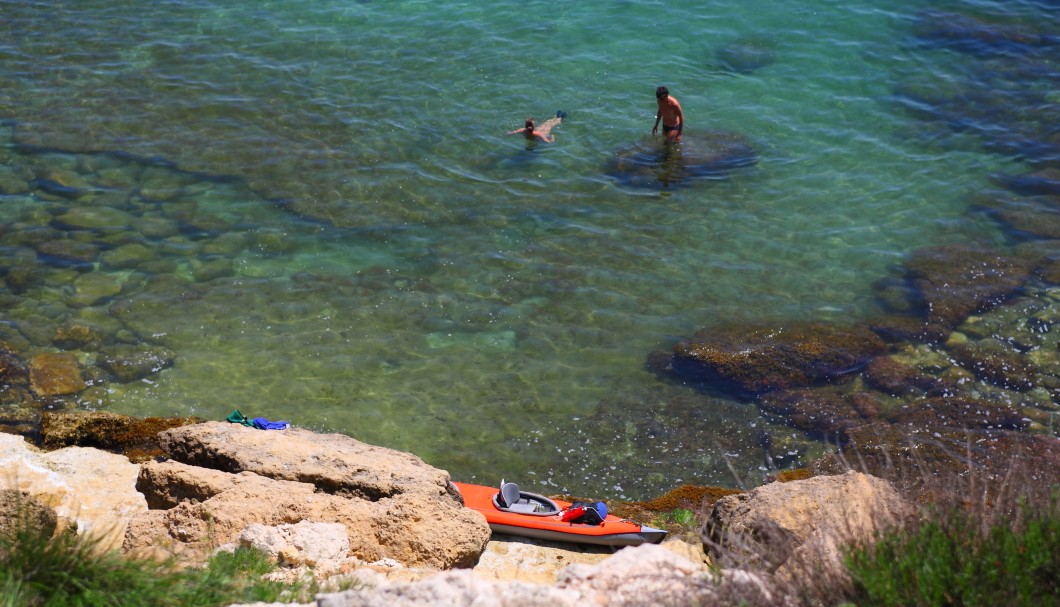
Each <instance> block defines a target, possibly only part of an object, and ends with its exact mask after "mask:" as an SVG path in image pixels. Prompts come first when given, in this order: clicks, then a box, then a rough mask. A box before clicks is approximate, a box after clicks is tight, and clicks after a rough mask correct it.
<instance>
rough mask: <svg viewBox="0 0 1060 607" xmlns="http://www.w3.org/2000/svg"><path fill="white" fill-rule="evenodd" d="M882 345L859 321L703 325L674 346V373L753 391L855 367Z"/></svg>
mask: <svg viewBox="0 0 1060 607" xmlns="http://www.w3.org/2000/svg"><path fill="white" fill-rule="evenodd" d="M885 350H886V346H885V345H884V343H883V340H881V339H880V338H879V337H878V336H877V335H876V334H875V333H873V332H872V331H870V330H868V329H866V328H863V327H857V326H852V327H844V326H840V325H835V324H828V323H820V322H808V323H792V324H789V325H786V326H779V325H758V326H746V325H734V326H725V327H719V328H716V329H705V330H703V331H700V332H698V333H696V334H695V335H693V336H692V337H689V338H687V339H685V340H684V341H682V342H680V343H678V344H677V345H676V346H674V359H673V363H672V370H673V373H675V374H676V375H678V376H679V377H682V378H688V379H693V380H697V381H706V382H707V383H708V384H710V385H711V386H713V387H716V388H720V389H724V390H734V391H735V392H737V393H738V394H741V395H744V396H746V395H756V394H764V393H767V392H772V391H774V390H782V389H787V388H796V387H800V386H809V385H813V384H818V383H821V382H824V381H827V380H831V379H835V378H837V377H839V376H842V375H844V374H847V373H850V372H852V371H856V370H858V369H860V368H861V367H862V366H864V365H865V364H866V363H867V362H868V361H869V360H871V359H872V358H873V357H875V356H878V355H880V354H883V353H884V352H885Z"/></svg>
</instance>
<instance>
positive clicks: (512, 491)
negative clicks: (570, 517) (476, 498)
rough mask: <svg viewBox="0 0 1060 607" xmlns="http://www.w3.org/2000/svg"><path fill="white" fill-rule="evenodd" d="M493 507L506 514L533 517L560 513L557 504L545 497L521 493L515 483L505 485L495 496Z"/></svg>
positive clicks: (525, 492)
mask: <svg viewBox="0 0 1060 607" xmlns="http://www.w3.org/2000/svg"><path fill="white" fill-rule="evenodd" d="M493 505H494V506H496V507H497V509H498V510H503V511H505V512H514V513H515V514H529V515H532V516H549V515H553V514H558V513H559V511H560V508H559V505H557V504H556V502H554V501H552V500H550V499H549V498H547V497H545V496H543V495H538V494H536V493H529V492H527V491H521V490H520V489H519V485H516V484H515V483H503V484H502V485H501V490H500V492H498V493H497V494H496V495H494V496H493Z"/></svg>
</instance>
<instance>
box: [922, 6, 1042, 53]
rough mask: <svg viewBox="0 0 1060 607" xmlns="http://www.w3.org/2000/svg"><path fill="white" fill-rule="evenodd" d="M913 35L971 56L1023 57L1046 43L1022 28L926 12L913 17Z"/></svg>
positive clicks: (930, 11) (957, 15)
mask: <svg viewBox="0 0 1060 607" xmlns="http://www.w3.org/2000/svg"><path fill="white" fill-rule="evenodd" d="M912 29H913V35H914V36H916V37H917V38H919V39H921V40H922V41H923V42H924V43H926V44H930V45H932V46H938V47H944V48H950V49H954V50H957V51H961V52H965V53H970V54H973V55H980V56H990V55H997V54H1009V53H1015V54H1020V53H1026V52H1028V51H1030V50H1031V49H1033V48H1034V47H1039V46H1042V45H1045V44H1047V43H1048V42H1049V38H1048V37H1047V36H1043V35H1042V34H1041V33H1040V32H1038V31H1036V30H1035V29H1032V28H1030V27H1026V26H1015V25H1005V24H1000V23H990V22H988V21H984V20H981V19H976V18H974V17H970V16H968V15H963V14H960V13H953V12H946V11H938V10H926V11H921V12H920V13H918V14H917V15H916V20H915V21H914V23H913V28H912Z"/></svg>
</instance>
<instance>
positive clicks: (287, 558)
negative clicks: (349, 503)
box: [239, 521, 350, 567]
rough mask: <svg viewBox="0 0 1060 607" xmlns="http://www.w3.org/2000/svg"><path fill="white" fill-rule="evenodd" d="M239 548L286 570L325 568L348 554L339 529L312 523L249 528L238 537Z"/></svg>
mask: <svg viewBox="0 0 1060 607" xmlns="http://www.w3.org/2000/svg"><path fill="white" fill-rule="evenodd" d="M239 545H240V546H246V547H250V548H256V549H257V550H260V551H262V552H264V553H266V554H268V555H270V556H271V557H272V558H273V559H275V560H276V561H277V562H279V563H280V564H282V565H284V566H286V567H292V566H300V565H309V566H312V567H327V566H329V565H331V564H332V563H336V564H337V563H339V562H341V561H343V560H345V559H346V555H347V554H349V551H350V540H349V538H347V537H346V528H345V527H344V526H343V525H340V524H339V523H314V522H312V521H301V522H298V523H295V524H293V525H290V524H286V525H271V526H270V525H249V526H248V527H246V528H245V529H243V532H242V533H240V534H239ZM335 566H336V565H331V567H335Z"/></svg>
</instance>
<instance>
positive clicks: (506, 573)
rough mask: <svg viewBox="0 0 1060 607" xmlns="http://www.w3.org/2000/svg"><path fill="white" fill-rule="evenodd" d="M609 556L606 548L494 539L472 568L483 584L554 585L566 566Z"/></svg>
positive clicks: (608, 550) (587, 562) (526, 540)
mask: <svg viewBox="0 0 1060 607" xmlns="http://www.w3.org/2000/svg"><path fill="white" fill-rule="evenodd" d="M609 556H611V550H610V549H609V548H606V547H597V546H584V547H579V546H576V545H571V544H561V543H556V542H545V541H536V540H531V539H528V538H522V537H516V536H508V535H496V536H494V537H493V539H492V540H490V543H489V545H488V546H487V547H486V551H485V552H483V553H482V556H481V557H480V558H479V560H478V564H476V565H475V568H474V570H473V571H474V572H475V575H476V576H478V577H480V578H482V579H484V580H495V581H514V580H519V581H522V582H533V583H535V584H555V583H556V576H557V575H558V574H559V572H560V571H561V570H562V569H564V568H565V567H567V566H568V565H574V564H586V565H591V564H594V563H599V562H600V561H602V560H604V559H606V558H607V557H609Z"/></svg>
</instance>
